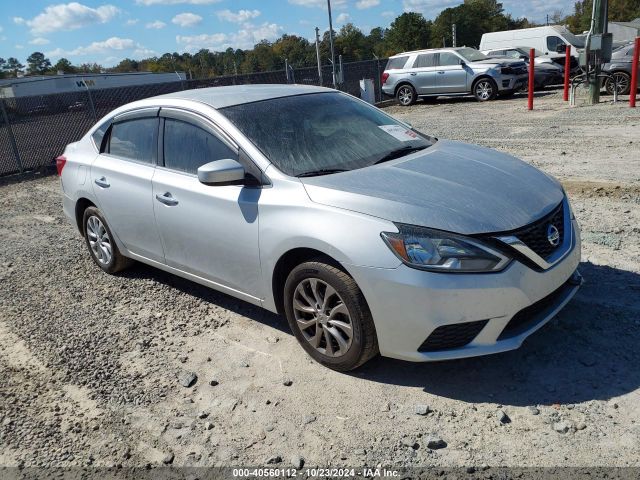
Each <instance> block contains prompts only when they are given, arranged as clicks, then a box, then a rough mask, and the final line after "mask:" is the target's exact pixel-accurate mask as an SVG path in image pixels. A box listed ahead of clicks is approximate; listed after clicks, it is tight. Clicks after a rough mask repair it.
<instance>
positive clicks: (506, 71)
mask: <svg viewBox="0 0 640 480" xmlns="http://www.w3.org/2000/svg"><path fill="white" fill-rule="evenodd" d="M500 73H502V74H503V75H513V73H514V72H513V69H512V68H511V67H500Z"/></svg>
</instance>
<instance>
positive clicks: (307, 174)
mask: <svg viewBox="0 0 640 480" xmlns="http://www.w3.org/2000/svg"><path fill="white" fill-rule="evenodd" d="M346 171H347V170H346V169H344V168H320V169H318V170H310V171H308V172H303V173H299V174H298V175H296V177H298V178H300V177H318V176H320V175H331V174H332V173H340V172H346Z"/></svg>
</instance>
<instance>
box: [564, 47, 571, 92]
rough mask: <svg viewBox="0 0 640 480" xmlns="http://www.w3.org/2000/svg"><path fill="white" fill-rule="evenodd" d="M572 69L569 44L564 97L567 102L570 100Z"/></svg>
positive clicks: (565, 64)
mask: <svg viewBox="0 0 640 480" xmlns="http://www.w3.org/2000/svg"><path fill="white" fill-rule="evenodd" d="M570 70H571V45H567V55H566V57H565V59H564V94H563V95H562V99H563V100H564V101H565V102H568V101H569V76H570V73H571V72H570Z"/></svg>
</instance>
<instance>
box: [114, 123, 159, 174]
mask: <svg viewBox="0 0 640 480" xmlns="http://www.w3.org/2000/svg"><path fill="white" fill-rule="evenodd" d="M157 148H158V118H157V117H153V118H136V119H134V120H125V121H123V122H119V123H115V124H114V125H113V127H111V135H110V137H109V150H108V152H109V154H111V155H115V156H116V157H120V158H126V159H128V160H135V161H138V162H143V163H149V164H153V163H155V161H156V151H157Z"/></svg>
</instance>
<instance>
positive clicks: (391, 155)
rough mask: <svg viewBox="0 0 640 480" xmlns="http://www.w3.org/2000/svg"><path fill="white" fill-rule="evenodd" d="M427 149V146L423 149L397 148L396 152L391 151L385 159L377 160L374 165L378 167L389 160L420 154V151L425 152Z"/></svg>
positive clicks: (422, 147)
mask: <svg viewBox="0 0 640 480" xmlns="http://www.w3.org/2000/svg"><path fill="white" fill-rule="evenodd" d="M425 148H427V145H423V146H421V147H409V146H407V147H401V148H397V149H396V150H391V151H390V152H389V153H387V154H386V155H385V156H384V157H382V158H381V159H379V160H377V161H376V162H375V163H374V165H377V164H379V163H383V162H388V161H389V160H394V159H396V158H400V157H404V156H405V155H409V154H410V153H413V152H418V151H420V150H424V149H425Z"/></svg>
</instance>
